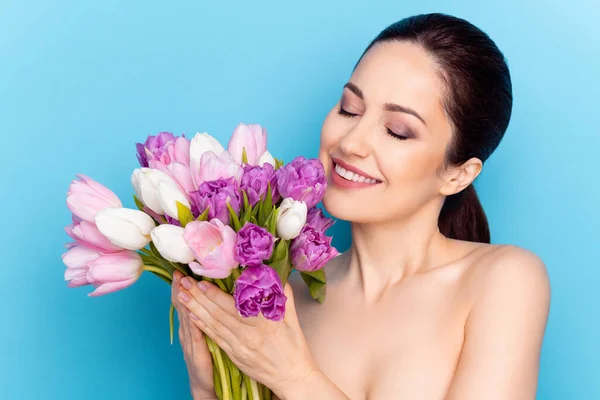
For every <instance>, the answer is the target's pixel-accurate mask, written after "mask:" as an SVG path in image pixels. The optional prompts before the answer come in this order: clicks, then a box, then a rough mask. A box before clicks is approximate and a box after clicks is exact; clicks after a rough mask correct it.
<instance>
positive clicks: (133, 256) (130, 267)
mask: <svg viewBox="0 0 600 400" xmlns="http://www.w3.org/2000/svg"><path fill="white" fill-rule="evenodd" d="M87 265H88V266H89V270H88V273H87V278H88V280H89V281H90V282H91V284H92V285H93V286H94V287H95V288H96V290H94V291H93V292H92V293H90V294H88V296H92V297H95V296H101V295H104V294H107V293H112V292H116V291H117V290H121V289H125V288H126V287H128V286H131V285H132V284H133V283H135V281H137V280H138V279H139V277H140V276H141V275H142V272H143V271H144V263H143V261H142V258H141V257H140V255H139V254H138V253H137V252H136V251H131V250H123V251H120V252H118V253H111V254H104V255H101V256H100V257H98V258H96V259H95V260H93V261H89V262H88V263H87Z"/></svg>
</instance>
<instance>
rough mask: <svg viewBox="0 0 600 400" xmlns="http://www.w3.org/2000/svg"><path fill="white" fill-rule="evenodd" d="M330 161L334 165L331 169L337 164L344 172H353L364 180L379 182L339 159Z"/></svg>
mask: <svg viewBox="0 0 600 400" xmlns="http://www.w3.org/2000/svg"><path fill="white" fill-rule="evenodd" d="M331 159H332V160H333V163H334V165H333V167H334V168H335V164H338V165H339V166H340V167H342V168H344V169H345V170H346V171H350V172H354V173H355V174H358V175H362V176H364V177H365V178H369V179H375V180H376V181H377V182H381V181H380V180H379V179H377V178H375V177H374V176H371V175H369V174H367V173H366V172H365V171H363V170H361V169H359V168H356V167H354V166H352V165H350V164H347V163H345V162H344V161H342V160H340V159H337V158H334V157H331Z"/></svg>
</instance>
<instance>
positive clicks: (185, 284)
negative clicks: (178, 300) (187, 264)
mask: <svg viewBox="0 0 600 400" xmlns="http://www.w3.org/2000/svg"><path fill="white" fill-rule="evenodd" d="M181 286H183V287H184V288H186V289H187V290H190V289H191V288H192V283H191V282H190V280H189V279H188V278H183V279H182V280H181Z"/></svg>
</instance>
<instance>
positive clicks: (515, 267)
mask: <svg viewBox="0 0 600 400" xmlns="http://www.w3.org/2000/svg"><path fill="white" fill-rule="evenodd" d="M486 247H488V251H485V252H483V253H482V255H481V256H480V257H478V258H477V259H476V260H475V261H474V262H473V264H472V265H471V268H470V273H469V279H468V283H469V286H470V289H471V290H472V291H473V294H474V295H475V298H474V300H479V301H481V300H483V299H485V298H489V297H494V298H496V299H502V298H509V297H510V298H511V299H512V300H516V299H520V300H521V301H525V302H534V303H538V305H539V306H540V307H544V308H545V307H546V306H547V304H548V303H549V301H550V279H549V276H548V271H547V269H546V266H545V264H544V262H543V261H542V259H541V258H540V257H539V256H538V255H536V254H535V253H533V252H532V251H530V250H527V249H525V248H522V247H518V246H513V245H486Z"/></svg>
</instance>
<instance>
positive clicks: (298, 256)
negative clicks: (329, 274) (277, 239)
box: [290, 225, 339, 272]
mask: <svg viewBox="0 0 600 400" xmlns="http://www.w3.org/2000/svg"><path fill="white" fill-rule="evenodd" d="M331 239H332V238H331V237H327V236H325V233H323V232H322V231H319V230H317V229H315V228H313V227H312V226H310V225H306V226H305V227H304V228H303V229H302V232H300V235H298V237H297V238H295V239H294V240H292V244H291V246H290V254H291V259H292V265H293V266H294V268H296V269H297V270H298V271H305V272H312V271H316V270H318V269H320V268H322V267H323V266H324V265H325V264H326V263H327V262H328V261H329V260H331V259H332V258H334V257H336V256H337V255H338V254H339V252H338V251H337V250H336V249H335V247H332V246H331Z"/></svg>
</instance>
